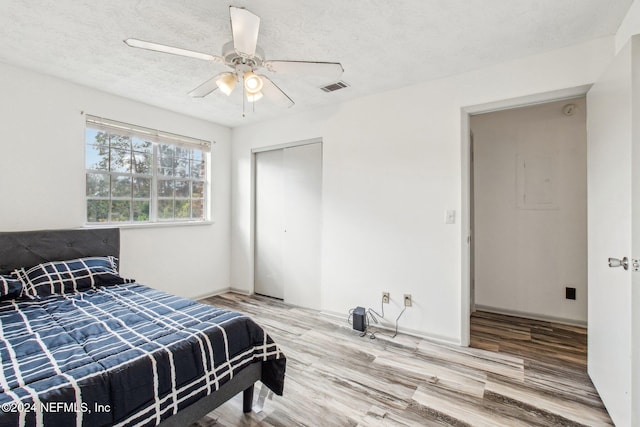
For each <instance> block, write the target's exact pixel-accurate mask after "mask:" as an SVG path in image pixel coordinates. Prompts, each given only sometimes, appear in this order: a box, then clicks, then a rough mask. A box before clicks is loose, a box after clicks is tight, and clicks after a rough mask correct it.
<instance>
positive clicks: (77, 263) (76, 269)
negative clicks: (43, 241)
mask: <svg viewBox="0 0 640 427" xmlns="http://www.w3.org/2000/svg"><path fill="white" fill-rule="evenodd" d="M13 274H14V275H16V276H17V277H18V279H19V280H20V281H21V282H22V285H23V286H24V292H25V293H26V294H27V295H28V296H31V297H44V296H48V295H54V294H60V295H64V294H69V293H75V292H80V291H85V290H87V289H95V288H96V287H97V286H105V285H119V284H123V283H131V282H133V281H134V280H132V279H125V278H123V277H120V275H119V274H118V259H117V258H116V257H113V256H107V257H88V258H78V259H72V260H69V261H53V262H46V263H43V264H38V265H36V266H35V267H31V268H29V269H25V268H21V269H18V270H15V271H14V272H13Z"/></svg>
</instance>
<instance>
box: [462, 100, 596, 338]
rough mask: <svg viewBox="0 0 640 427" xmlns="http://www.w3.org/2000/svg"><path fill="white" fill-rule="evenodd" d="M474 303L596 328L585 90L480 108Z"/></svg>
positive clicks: (474, 170)
mask: <svg viewBox="0 0 640 427" xmlns="http://www.w3.org/2000/svg"><path fill="white" fill-rule="evenodd" d="M470 129H471V133H472V135H473V137H472V144H471V149H472V156H471V176H470V181H471V185H470V188H471V191H472V193H471V199H470V200H471V206H470V214H471V217H472V222H471V229H472V230H473V236H474V239H473V240H472V245H471V259H472V261H473V265H472V266H471V270H470V272H471V275H472V276H471V289H472V291H473V294H472V295H471V301H473V303H474V308H475V309H476V310H480V311H483V312H490V313H499V314H507V315H515V316H519V317H523V318H529V319H540V320H546V321H552V322H557V323H565V324H571V325H578V326H586V322H587V250H586V248H587V175H586V174H587V171H586V169H587V161H586V150H587V144H586V101H585V98H584V97H580V98H575V99H565V100H560V101H553V102H548V103H543V104H537V105H533V106H525V107H519V108H513V109H505V110H501V111H494V112H489V113H482V114H476V115H472V116H471V119H470Z"/></svg>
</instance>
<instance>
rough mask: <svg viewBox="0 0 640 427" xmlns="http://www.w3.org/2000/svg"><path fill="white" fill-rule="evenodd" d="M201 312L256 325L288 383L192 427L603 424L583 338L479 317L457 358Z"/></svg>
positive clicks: (290, 317) (269, 317)
mask: <svg viewBox="0 0 640 427" xmlns="http://www.w3.org/2000/svg"><path fill="white" fill-rule="evenodd" d="M203 302H206V303H209V304H213V305H217V306H220V307H226V308H229V309H233V310H236V311H240V312H243V313H246V314H248V315H250V316H251V317H253V318H254V319H255V320H256V321H257V322H258V323H260V324H261V325H262V326H263V327H264V328H265V329H266V330H267V332H268V333H269V334H270V335H271V336H272V337H273V339H274V340H275V341H276V342H277V343H278V344H279V345H280V347H281V348H282V350H283V351H284V353H285V354H286V356H287V379H286V382H285V395H284V396H283V397H279V396H272V397H271V398H268V399H267V400H266V402H265V405H264V409H263V410H262V411H258V412H256V409H259V408H255V407H254V411H253V412H252V413H250V414H243V413H242V400H241V397H240V396H238V397H236V398H234V399H232V400H231V401H229V402H227V403H226V404H224V405H222V406H221V407H220V408H218V409H216V410H215V411H214V412H212V413H210V414H209V415H208V416H207V417H205V418H203V419H202V420H200V421H199V422H198V423H197V424H196V425H199V426H283V427H284V426H396V425H397V426H432V425H433V426H444V425H451V426H559V425H562V426H581V425H589V426H601V425H612V423H611V419H610V418H609V416H608V414H607V412H606V410H605V409H604V407H603V405H602V402H601V401H600V398H599V397H598V395H597V393H596V391H595V390H594V388H593V385H592V384H591V381H590V380H589V378H588V376H587V374H586V369H585V365H586V335H585V332H584V330H583V329H581V328H576V327H571V326H562V325H555V324H549V323H545V322H531V321H524V320H522V319H518V318H513V317H508V316H497V315H492V314H488V313H477V314H476V315H474V316H473V318H472V343H473V345H475V346H476V347H480V348H462V347H456V346H448V345H444V344H435V343H433V342H430V341H427V340H424V339H420V338H416V337H412V336H407V335H403V334H399V335H398V336H397V337H396V338H395V339H390V338H387V337H384V336H379V337H378V338H376V339H374V340H372V339H369V338H364V337H359V335H358V334H357V333H355V332H354V331H353V330H352V329H351V327H350V326H349V325H348V324H347V323H346V319H345V320H344V321H340V320H338V319H332V318H329V317H327V316H325V315H322V314H320V313H318V312H316V311H313V310H306V309H301V308H298V307H292V306H289V305H287V304H284V303H282V302H279V301H277V300H272V299H269V298H265V297H259V296H243V295H238V294H233V293H228V294H224V295H221V296H216V297H211V298H207V299H205V300H203ZM487 350H491V351H487ZM259 391H260V387H259V386H258V387H257V388H256V393H255V396H256V399H257V398H258V395H259Z"/></svg>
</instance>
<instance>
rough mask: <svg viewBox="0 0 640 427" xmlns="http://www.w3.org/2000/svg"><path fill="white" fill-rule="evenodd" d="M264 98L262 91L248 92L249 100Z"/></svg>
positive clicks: (254, 100)
mask: <svg viewBox="0 0 640 427" xmlns="http://www.w3.org/2000/svg"><path fill="white" fill-rule="evenodd" d="M261 98H262V92H255V93H248V92H247V100H248V101H249V102H256V101H258V100H260V99H261Z"/></svg>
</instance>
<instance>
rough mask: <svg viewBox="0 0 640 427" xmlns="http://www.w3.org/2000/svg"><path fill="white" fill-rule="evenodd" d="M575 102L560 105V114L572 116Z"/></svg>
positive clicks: (574, 110)
mask: <svg viewBox="0 0 640 427" xmlns="http://www.w3.org/2000/svg"><path fill="white" fill-rule="evenodd" d="M576 108H577V107H576V104H567V105H565V106H564V107H562V114H564V115H565V116H573V115H574V114H575V113H576Z"/></svg>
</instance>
